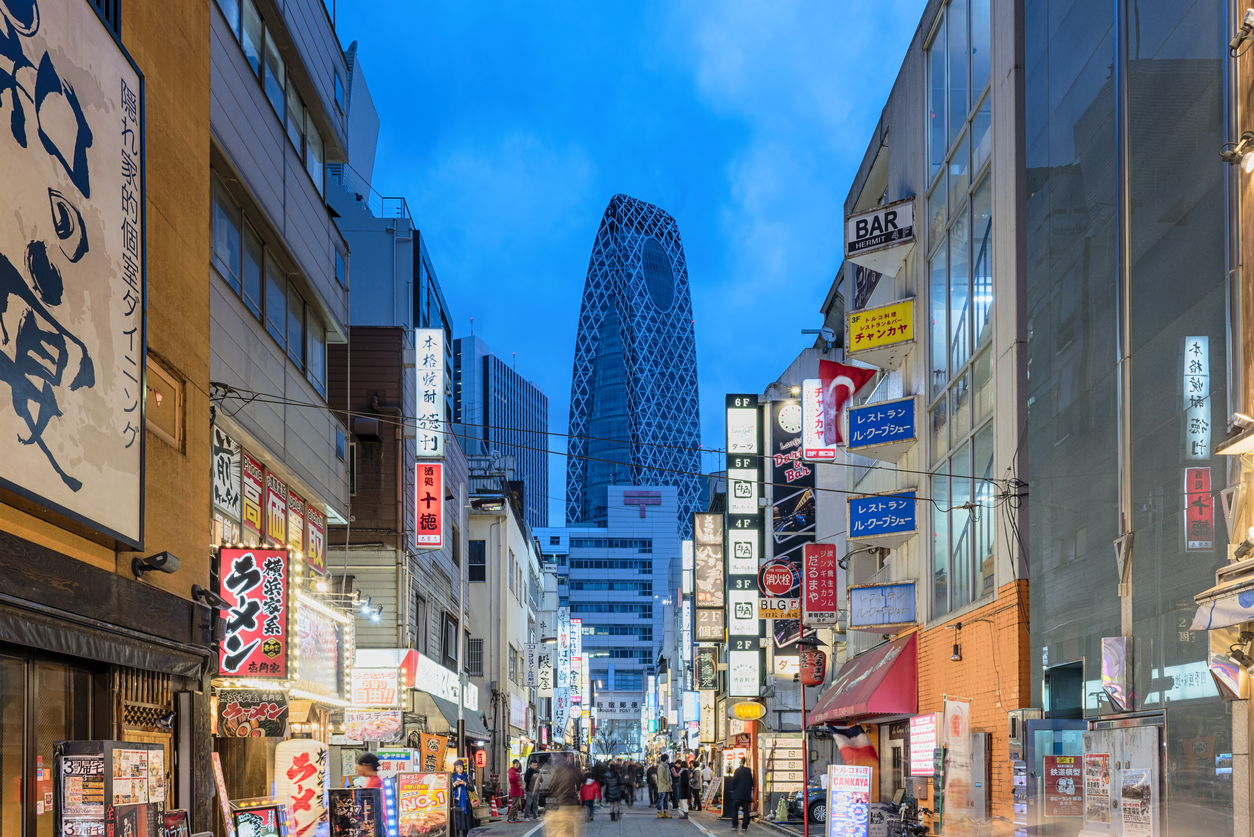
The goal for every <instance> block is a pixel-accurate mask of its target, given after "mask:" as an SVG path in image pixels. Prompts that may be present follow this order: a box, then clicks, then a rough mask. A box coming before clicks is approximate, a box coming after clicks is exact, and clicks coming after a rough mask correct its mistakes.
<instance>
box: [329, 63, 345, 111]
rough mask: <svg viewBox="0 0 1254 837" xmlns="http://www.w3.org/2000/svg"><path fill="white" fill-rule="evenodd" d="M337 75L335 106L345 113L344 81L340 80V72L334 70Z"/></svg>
mask: <svg viewBox="0 0 1254 837" xmlns="http://www.w3.org/2000/svg"><path fill="white" fill-rule="evenodd" d="M332 72H333V73H334V74H335V106H336V107H337V108H339V109H340V112H341V113H343V112H344V79H342V78H340V71H339V70H333V71H332Z"/></svg>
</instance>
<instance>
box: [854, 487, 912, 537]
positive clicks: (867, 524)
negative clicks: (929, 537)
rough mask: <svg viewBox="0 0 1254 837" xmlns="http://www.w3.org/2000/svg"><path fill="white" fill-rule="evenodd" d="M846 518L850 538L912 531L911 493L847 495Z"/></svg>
mask: <svg viewBox="0 0 1254 837" xmlns="http://www.w3.org/2000/svg"><path fill="white" fill-rule="evenodd" d="M848 519H849V538H850V539H851V540H853V539H860V538H874V537H882V536H885V535H900V534H903V533H907V532H914V531H915V529H916V526H915V499H914V492H913V491H903V492H900V493H898V494H877V495H874V496H868V497H850V498H849V518H848Z"/></svg>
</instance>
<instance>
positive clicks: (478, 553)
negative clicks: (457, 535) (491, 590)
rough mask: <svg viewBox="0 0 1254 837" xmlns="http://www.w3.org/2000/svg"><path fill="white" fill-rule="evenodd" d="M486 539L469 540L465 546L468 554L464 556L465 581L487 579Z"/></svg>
mask: <svg viewBox="0 0 1254 837" xmlns="http://www.w3.org/2000/svg"><path fill="white" fill-rule="evenodd" d="M487 544H488V542H487V541H474V540H472V541H470V542H469V543H468V544H467V546H469V548H470V554H469V555H468V556H467V558H466V573H467V579H466V580H467V581H487V580H488V549H487Z"/></svg>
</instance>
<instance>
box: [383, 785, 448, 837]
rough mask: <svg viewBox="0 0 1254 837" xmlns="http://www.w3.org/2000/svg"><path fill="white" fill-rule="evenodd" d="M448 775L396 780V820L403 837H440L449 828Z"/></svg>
mask: <svg viewBox="0 0 1254 837" xmlns="http://www.w3.org/2000/svg"><path fill="white" fill-rule="evenodd" d="M450 795H451V794H450V793H449V774H447V773H401V774H400V775H398V776H397V777H396V812H397V813H396V819H397V823H398V825H399V826H400V833H401V834H404V835H405V836H406V837H444V835H447V834H448V828H449V798H450Z"/></svg>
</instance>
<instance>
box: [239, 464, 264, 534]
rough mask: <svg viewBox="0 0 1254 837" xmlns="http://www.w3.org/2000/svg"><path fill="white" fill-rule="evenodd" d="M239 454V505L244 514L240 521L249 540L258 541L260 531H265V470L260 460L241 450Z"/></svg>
mask: <svg viewBox="0 0 1254 837" xmlns="http://www.w3.org/2000/svg"><path fill="white" fill-rule="evenodd" d="M241 454H242V455H243V470H242V477H243V483H242V490H241V492H240V501H241V502H240V506H241V508H242V509H243V514H244V517H243V519H242V521H241V522H242V524H243V527H242V528H243V534H244V537H245V538H246V539H248V540H249V541H252V542H254V543H260V542H261V536H262V533H263V532H264V531H265V488H266V480H265V472H264V471H263V470H262V468H261V463H260V462H258V461H257V460H255V459H253V458H252V457H251V456H249V455H248V454H247V453H245V452H243V451H241Z"/></svg>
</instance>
